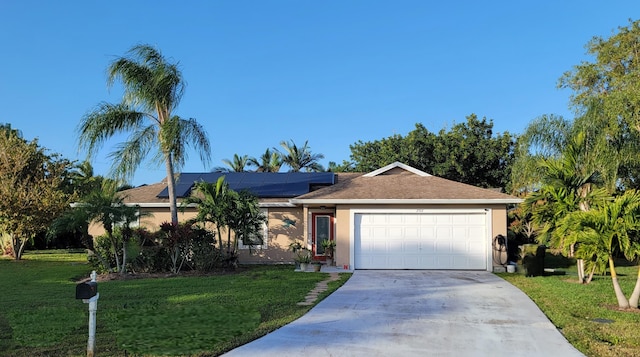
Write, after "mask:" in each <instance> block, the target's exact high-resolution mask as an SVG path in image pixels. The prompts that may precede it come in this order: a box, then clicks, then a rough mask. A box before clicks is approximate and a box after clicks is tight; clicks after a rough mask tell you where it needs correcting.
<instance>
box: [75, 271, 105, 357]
mask: <svg viewBox="0 0 640 357" xmlns="http://www.w3.org/2000/svg"><path fill="white" fill-rule="evenodd" d="M97 277H98V274H96V271H95V270H94V271H92V272H91V281H87V282H84V283H80V284H78V285H76V299H82V302H84V303H85V304H87V303H88V304H89V340H88V341H87V357H93V355H94V350H95V347H96V311H98V299H99V298H100V293H98V283H97V282H96V278H97Z"/></svg>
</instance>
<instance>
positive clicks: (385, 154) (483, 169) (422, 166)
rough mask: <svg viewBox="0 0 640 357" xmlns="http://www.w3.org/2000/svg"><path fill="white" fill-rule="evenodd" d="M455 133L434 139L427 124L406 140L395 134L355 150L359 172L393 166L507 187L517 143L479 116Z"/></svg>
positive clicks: (443, 133)
mask: <svg viewBox="0 0 640 357" xmlns="http://www.w3.org/2000/svg"><path fill="white" fill-rule="evenodd" d="M466 119H467V120H466V122H465V123H460V124H456V125H454V126H453V127H452V128H451V130H449V131H447V130H445V129H442V130H440V131H439V132H438V133H437V134H434V133H431V132H430V131H429V130H428V129H426V128H425V127H424V126H423V125H422V124H420V123H418V124H416V128H415V129H414V130H413V131H411V132H409V134H407V136H402V135H398V134H395V135H393V136H390V137H388V138H384V139H381V140H376V141H373V142H366V143H365V142H362V141H359V142H357V143H355V144H353V145H351V146H350V148H351V160H352V162H353V166H354V171H358V172H368V171H373V170H375V169H377V168H380V167H382V166H385V165H388V164H390V163H392V162H394V161H400V162H403V163H405V164H407V165H410V166H413V167H415V168H417V169H419V170H422V171H425V172H428V173H431V174H434V175H436V176H440V177H444V178H447V179H450V180H455V181H459V182H463V183H467V184H471V185H475V186H481V187H505V186H506V185H507V183H508V180H509V171H510V165H511V161H512V160H513V148H514V144H515V143H514V137H513V136H512V135H511V134H509V133H504V134H497V135H494V133H493V122H492V121H487V119H486V118H482V119H478V117H477V116H476V115H475V114H472V115H470V116H468V117H467V118H466Z"/></svg>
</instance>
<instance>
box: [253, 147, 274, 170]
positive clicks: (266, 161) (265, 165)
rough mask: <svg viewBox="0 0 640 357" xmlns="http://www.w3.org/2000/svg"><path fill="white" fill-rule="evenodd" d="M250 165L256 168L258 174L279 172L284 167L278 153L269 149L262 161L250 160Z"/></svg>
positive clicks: (261, 157)
mask: <svg viewBox="0 0 640 357" xmlns="http://www.w3.org/2000/svg"><path fill="white" fill-rule="evenodd" d="M249 165H251V166H255V167H256V172H278V171H280V167H281V166H282V159H281V158H280V155H279V154H278V152H277V151H271V149H267V150H266V151H265V152H264V154H262V155H261V156H260V161H258V160H256V159H255V158H250V159H249Z"/></svg>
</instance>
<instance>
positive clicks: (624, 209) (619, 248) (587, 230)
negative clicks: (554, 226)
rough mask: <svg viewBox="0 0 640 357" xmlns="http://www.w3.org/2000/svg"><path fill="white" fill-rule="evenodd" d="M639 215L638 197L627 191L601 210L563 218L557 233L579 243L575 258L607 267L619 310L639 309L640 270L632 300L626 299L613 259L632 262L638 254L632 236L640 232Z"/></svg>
mask: <svg viewBox="0 0 640 357" xmlns="http://www.w3.org/2000/svg"><path fill="white" fill-rule="evenodd" d="M639 216H640V194H639V193H638V192H637V191H635V190H629V191H627V192H625V193H624V194H623V195H621V196H618V197H616V198H615V199H614V200H613V201H608V202H606V203H605V204H603V205H602V206H601V207H598V208H595V209H592V210H590V211H587V212H585V211H576V212H573V213H571V214H570V215H568V216H566V217H565V218H564V219H563V222H562V224H561V229H559V233H562V234H565V235H567V236H569V237H570V239H569V240H575V241H579V242H580V245H579V246H578V248H577V250H576V256H578V257H580V258H583V259H585V260H589V261H594V262H596V263H600V264H602V265H605V264H608V265H609V272H610V273H611V281H612V283H613V289H614V291H615V294H616V298H617V300H618V306H619V307H621V308H627V307H629V306H633V307H638V296H639V295H640V271H639V274H638V279H637V280H636V286H635V289H634V291H633V294H632V295H631V299H630V300H627V298H626V297H625V295H624V293H623V292H622V289H621V287H620V284H619V282H618V276H617V274H616V268H615V264H614V257H615V254H616V252H621V253H622V254H624V255H625V256H626V258H627V259H631V260H632V259H635V258H636V257H637V256H638V255H639V253H640V243H639V242H637V240H636V239H634V237H632V235H633V234H635V233H636V232H638V231H639V230H640V219H639ZM572 236H575V237H573V238H571V237H572ZM603 263H604V264H603Z"/></svg>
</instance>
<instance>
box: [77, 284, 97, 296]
mask: <svg viewBox="0 0 640 357" xmlns="http://www.w3.org/2000/svg"><path fill="white" fill-rule="evenodd" d="M97 293H98V283H96V282H95V281H87V282H84V283H80V284H78V285H76V299H91V298H92V297H94V296H96V294H97Z"/></svg>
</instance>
